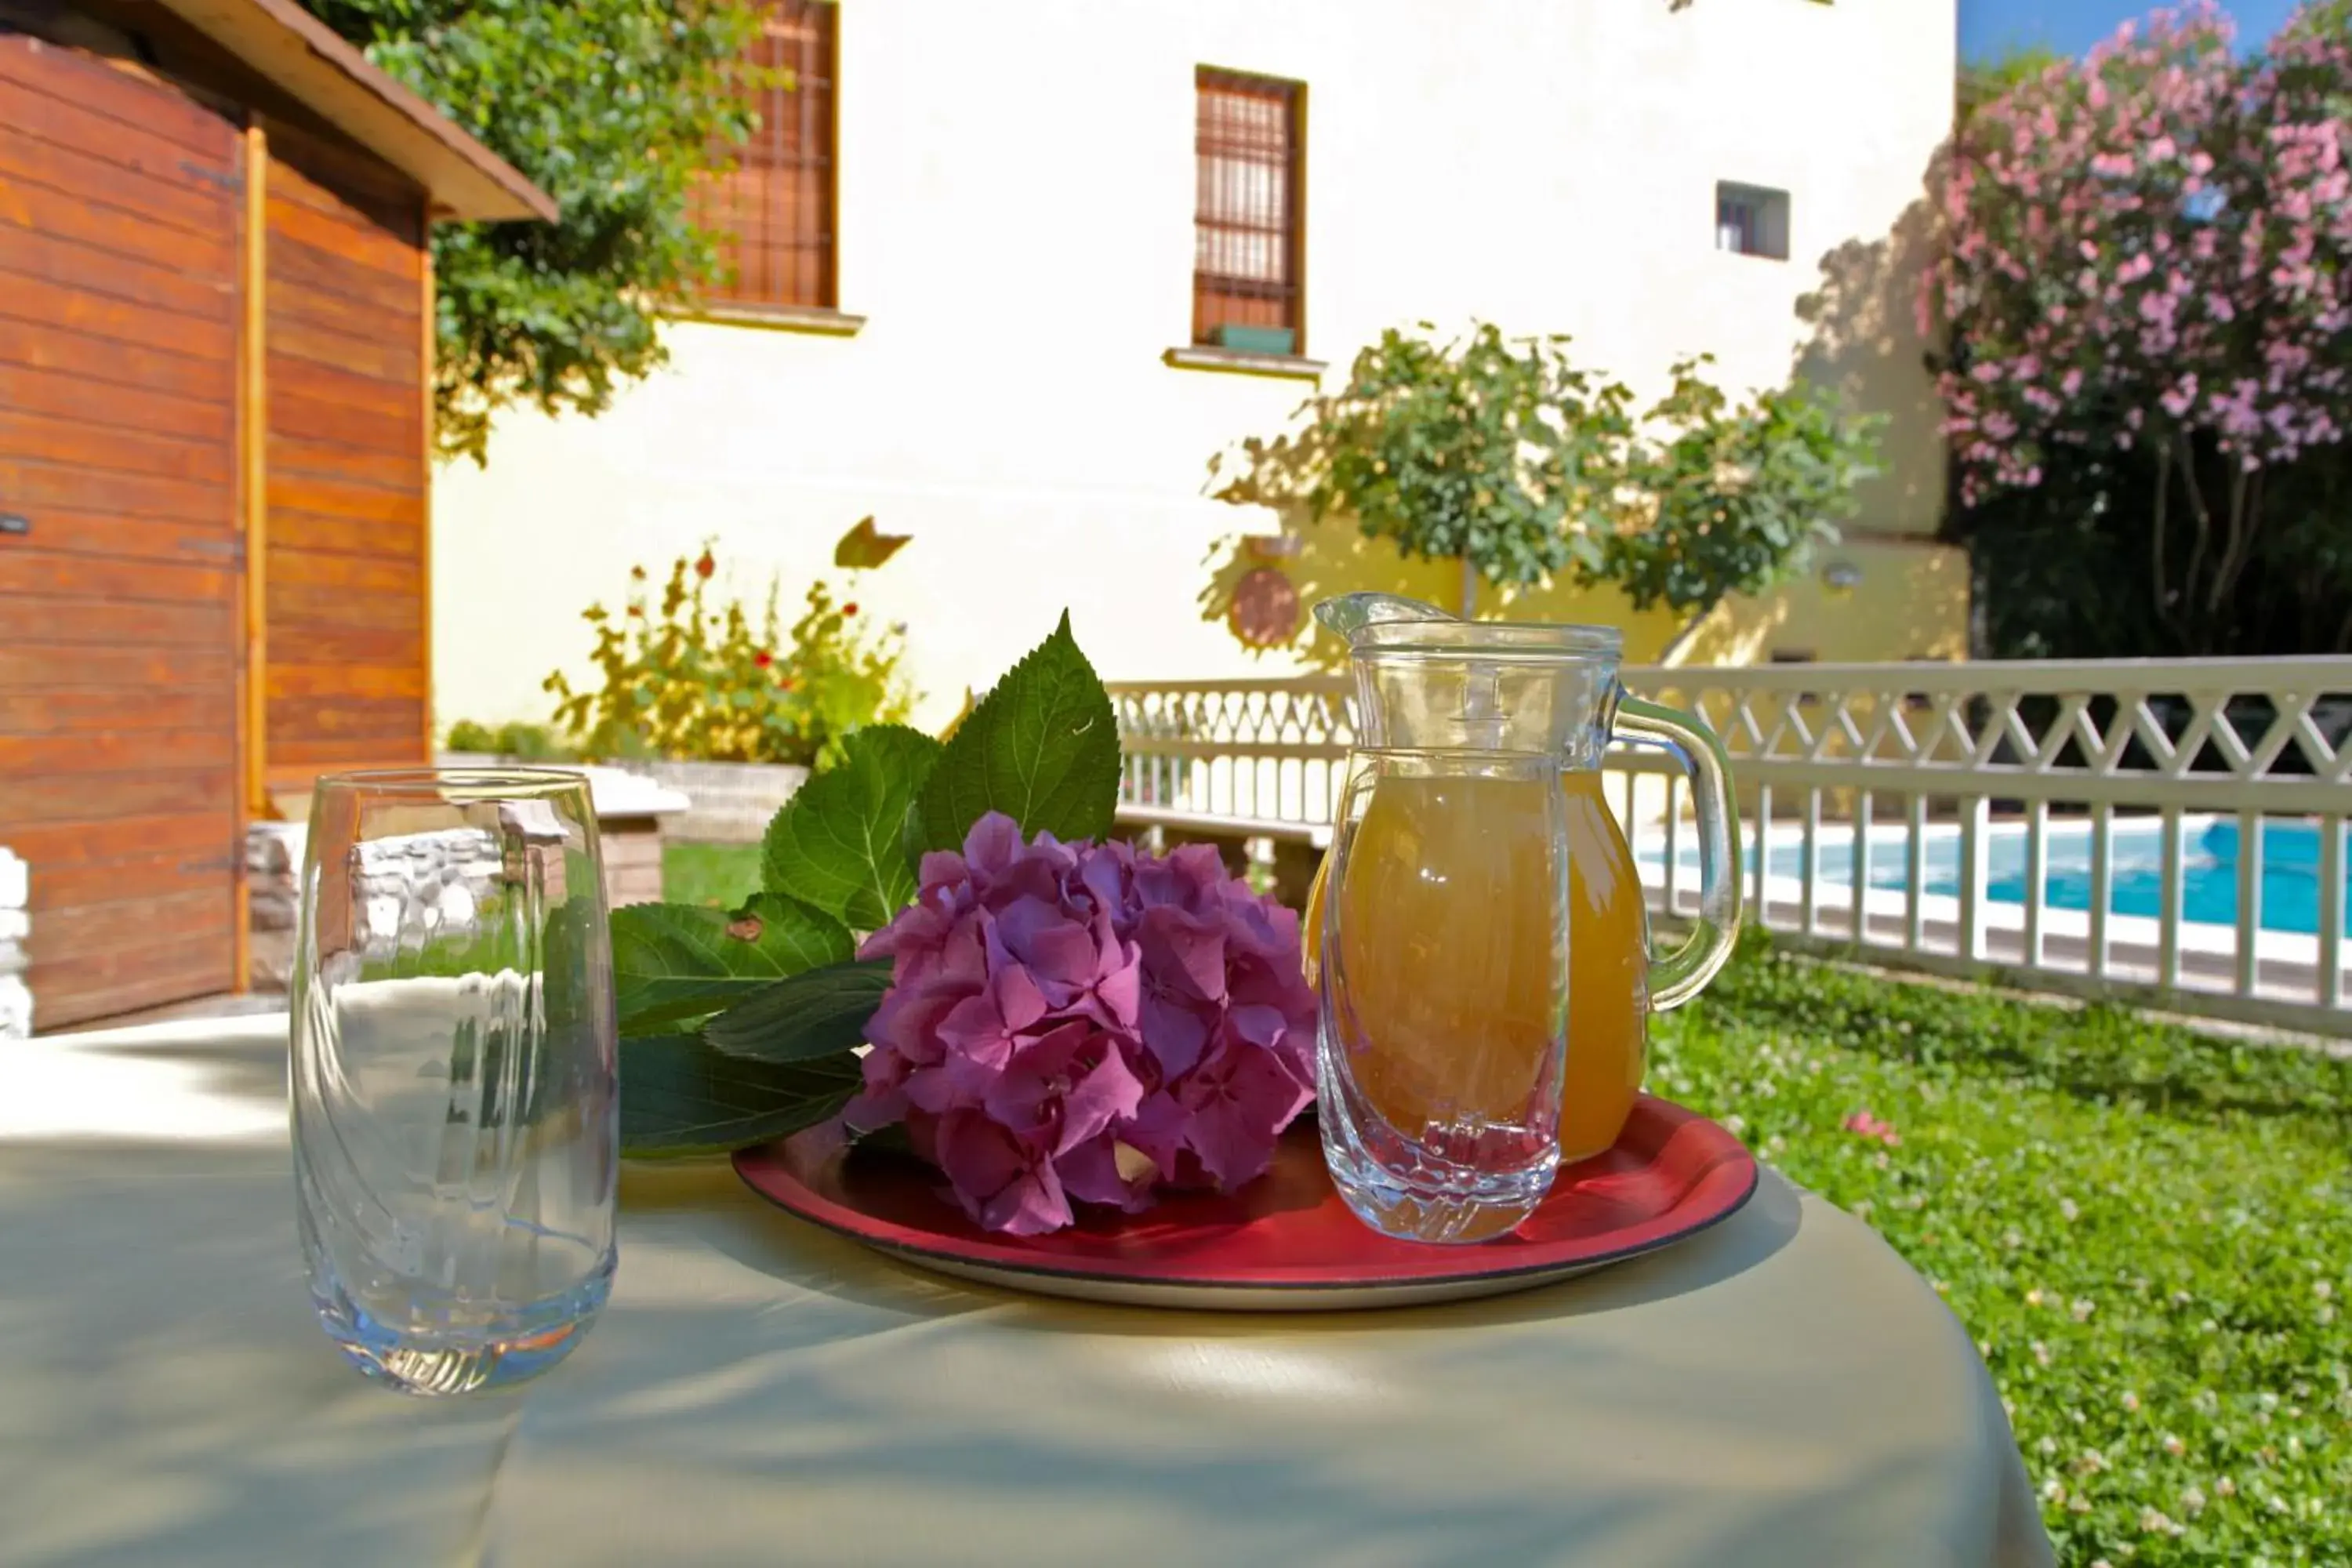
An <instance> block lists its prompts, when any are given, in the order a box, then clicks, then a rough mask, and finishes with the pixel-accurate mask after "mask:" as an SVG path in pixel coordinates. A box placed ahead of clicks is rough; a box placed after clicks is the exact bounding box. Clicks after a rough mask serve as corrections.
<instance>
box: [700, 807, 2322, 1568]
mask: <svg viewBox="0 0 2352 1568" xmlns="http://www.w3.org/2000/svg"><path fill="white" fill-rule="evenodd" d="M757 860H758V857H757V852H756V851H755V850H753V849H751V848H748V847H747V848H743V849H738V850H728V849H711V848H707V847H694V846H676V847H672V848H671V849H670V851H669V858H668V861H667V868H668V874H669V878H670V888H671V893H670V896H671V897H672V898H674V899H689V900H696V901H704V900H708V901H713V902H732V901H734V900H736V899H737V898H740V896H742V894H744V893H746V892H748V891H750V890H751V885H752V882H753V880H754V879H755V878H756V875H757V871H756V867H757ZM1649 1086H1650V1088H1651V1089H1654V1090H1655V1091H1656V1092H1658V1093H1660V1094H1663V1095H1666V1096H1668V1097H1670V1098H1672V1099H1675V1100H1681V1101H1682V1102H1684V1103H1685V1104H1688V1105H1691V1106H1694V1107H1696V1108H1697V1109H1699V1110H1705V1111H1706V1112H1707V1113H1709V1114H1710V1115H1713V1116H1716V1117H1718V1118H1720V1119H1722V1120H1723V1121H1726V1122H1727V1124H1728V1125H1730V1126H1731V1127H1732V1128H1734V1129H1735V1130H1736V1131H1738V1132H1740V1133H1741V1135H1742V1136H1744V1137H1745V1138H1746V1139H1747V1140H1748V1142H1749V1144H1750V1145H1752V1146H1753V1147H1755V1148H1756V1149H1758V1150H1759V1152H1761V1153H1762V1154H1763V1155H1764V1157H1765V1158H1766V1159H1767V1160H1768V1161H1769V1162H1770V1163H1772V1164H1773V1165H1774V1166H1775V1167H1777V1168H1778V1169H1780V1171H1782V1172H1784V1173H1787V1174H1788V1175H1789V1176H1790V1179H1792V1180H1794V1181H1796V1182H1799V1183H1801V1184H1803V1185H1805V1186H1807V1187H1810V1188H1811V1189H1812V1190H1813V1191H1815V1192H1818V1193H1820V1194H1822V1195H1823V1196H1824V1197H1826V1198H1828V1199H1829V1200H1830V1201H1831V1202H1832V1203H1836V1204H1838V1205H1842V1206H1843V1207H1845V1208H1846V1209H1848V1210H1850V1211H1852V1212H1853V1213H1854V1214H1855V1215H1860V1216H1861V1217H1863V1218H1864V1219H1866V1220H1867V1221H1869V1223H1870V1224H1872V1225H1873V1226H1876V1227H1877V1229H1878V1230H1879V1232H1880V1234H1882V1235H1883V1236H1885V1237H1886V1239H1887V1240H1888V1241H1889V1242H1890V1243H1892V1244H1893V1245H1894V1247H1895V1249H1896V1250H1897V1251H1899V1252H1900V1253H1902V1255H1903V1256H1904V1257H1905V1258H1907V1259H1909V1260H1910V1262H1911V1264H1912V1266H1913V1267H1914V1268H1917V1269H1918V1270H1919V1271H1920V1272H1921V1273H1922V1274H1924V1275H1926V1276H1927V1279H1929V1280H1931V1281H1932V1282H1934V1284H1935V1285H1936V1287H1937V1289H1939V1290H1941V1291H1942V1292H1943V1294H1944V1299H1945V1300H1947V1301H1948V1302H1949V1303H1950V1304H1951V1308H1952V1310H1953V1311H1954V1312H1955V1313H1957V1314H1958V1317H1959V1319H1960V1321H1962V1322H1963V1323H1965V1324H1967V1325H1968V1327H1969V1331H1970V1332H1971V1333H1973V1334H1974V1335H1975V1336H1976V1339H1977V1342H1978V1345H1979V1348H1980V1349H1981V1350H1982V1351H1983V1352H1984V1356H1985V1360H1986V1362H1987V1363H1988V1364H1990V1367H1991V1368H1992V1373H1993V1377H1994V1379H1995V1381H1996V1382H1997V1383H1998V1384H2000V1390H2001V1393H2002V1394H2003V1396H2004V1398H2005V1399H2006V1400H2007V1402H2008V1404H2009V1405H2010V1411H2011V1420H2012V1422H2013V1423H2014V1424H2015V1426H2016V1430H2017V1436H2018V1441H2019V1443H2020V1444H2021V1447H2023V1449H2024V1453H2025V1461H2026V1466H2027V1468H2028V1470H2029V1471H2030V1472H2031V1473H2032V1478H2033V1482H2034V1484H2035V1486H2036V1487H2037V1488H2039V1489H2040V1490H2041V1494H2042V1517H2043V1519H2044V1521H2046V1522H2047V1523H2048V1525H2049V1528H2050V1532H2051V1534H2052V1536H2053V1539H2054V1540H2055V1541H2056V1542H2058V1546H2059V1557H2060V1561H2062V1562H2063V1563H2068V1564H2070V1565H2073V1568H2089V1565H2091V1564H2094V1563H2100V1562H2105V1563H2108V1564H2110V1565H2112V1568H2123V1565H2124V1564H2126V1563H2133V1564H2137V1565H2143V1568H2147V1565H2172V1564H2185V1563H2197V1564H2214V1565H2217V1568H2219V1565H2222V1564H2227V1565H2229V1568H2257V1565H2260V1564H2263V1563H2271V1564H2280V1563H2352V1318H2347V1309H2352V1062H2345V1061H2340V1060H2332V1059H2329V1058H2324V1057H2321V1056H2318V1055H2315V1054H2313V1053H2308V1052H2305V1051H2301V1050H2296V1049H2292V1048H2280V1047H2263V1046H2256V1045H2234V1044H2231V1043H2229V1042H2226V1041H2218V1040H2215V1039H2211V1038H2209V1037H2204V1036H2201V1035H2198V1034H2195V1033H2192V1032H2190V1031H2188V1030H2184V1029H2179V1028H2175V1027H2171V1026H2164V1025H2158V1024H2153V1023H2148V1022H2145V1021H2143V1020H2141V1019H2138V1018H2137V1017H2134V1016H2130V1015H2127V1014H2124V1013H2120V1012H2117V1011H2114V1010H2111V1009H2105V1008H2093V1009H2089V1010H2084V1011H2074V1010H2067V1009H2062V1008H2056V1007H2048V1006H2042V1005H2035V1004H2032V1003H2026V1002H2018V1001H2011V1000H2008V999H2005V998H2001V997H1998V996H1991V995H1985V994H1971V993H1963V992H1956V991H1952V990H1947V989H1943V988H1940V987H1934V986H1928V985H1917V984H1904V983H1900V982H1895V981H1888V980H1885V979H1880V978H1877V977H1874V976H1870V975H1866V974H1862V973H1853V972H1850V971H1847V970H1843V969H1839V968H1835V967H1832V966H1827V965H1822V964H1819V963H1811V962H1808V961H1805V960H1801V959H1797V958H1792V957H1788V956H1785V955H1782V954H1780V953H1777V952H1774V951H1773V950H1772V949H1771V948H1770V947H1769V944H1767V943H1765V942H1762V941H1760V940H1753V941H1751V942H1749V943H1748V945H1747V947H1746V948H1745V949H1744V951H1743V952H1742V953H1741V955H1740V957H1739V959H1738V961H1737V962H1736V963H1734V964H1733V965H1732V966H1731V967H1730V968H1729V969H1728V970H1727V971H1726V972H1725V973H1724V974H1723V976H1722V977H1721V978H1720V979H1718V980H1717V983H1716V984H1715V985H1714V987H1713V988H1712V989H1710V990H1709V991H1708V993H1707V994H1706V996H1705V997H1704V998H1702V999H1701V1000H1700V1001H1699V1002H1698V1003H1696V1004H1695V1005H1692V1006H1691V1007H1689V1008H1686V1009H1685V1010H1684V1011H1683V1012H1681V1013H1678V1014H1674V1015H1671V1016H1667V1017H1665V1018H1663V1019H1661V1020H1659V1022H1658V1025H1657V1027H1656V1028H1655V1029H1654V1031H1653V1035H1652V1061H1651V1070H1650V1079H1649ZM1864 1111H1867V1112H1868V1113H1869V1114H1870V1115H1871V1116H1873V1117H1874V1118H1876V1119H1878V1120H1879V1121H1882V1122H1884V1123H1886V1124H1888V1125H1889V1126H1891V1127H1892V1129H1893V1130H1894V1133H1895V1142H1893V1143H1891V1144H1890V1143H1888V1142H1885V1140H1883V1139H1881V1138H1874V1137H1866V1136H1864V1134H1862V1133H1860V1132H1854V1131H1846V1130H1845V1124H1846V1122H1847V1121H1848V1120H1849V1119H1850V1118H1853V1116H1855V1115H1856V1114H1857V1113H1860V1112H1864ZM1900 1396H1901V1394H1900V1391H1899V1390H1889V1397H1890V1398H1899V1397H1900Z"/></svg>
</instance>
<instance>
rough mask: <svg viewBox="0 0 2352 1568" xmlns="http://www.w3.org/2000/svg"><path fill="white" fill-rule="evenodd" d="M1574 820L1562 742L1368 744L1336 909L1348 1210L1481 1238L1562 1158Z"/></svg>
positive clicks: (1324, 1093)
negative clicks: (1479, 747) (1555, 745)
mask: <svg viewBox="0 0 2352 1568" xmlns="http://www.w3.org/2000/svg"><path fill="white" fill-rule="evenodd" d="M1568 856H1569V847H1568V827H1567V817H1566V810H1565V805H1564V803H1563V797H1562V795H1561V790H1560V776H1559V763H1557V761H1556V760H1555V759H1554V758H1552V757H1551V756H1550V755H1549V754H1548V753H1539V752H1432V751H1391V750H1381V749H1371V748H1366V749H1360V750H1358V751H1356V752H1353V753H1351V755H1350V756H1349V773H1348V779H1347V783H1346V784H1345V786H1344V787H1343V788H1342V790H1341V792H1340V801H1339V819H1338V823H1337V833H1336V836H1335V838H1334V841H1333V844H1332V847H1331V865H1330V878H1329V882H1328V886H1327V888H1326V889H1325V893H1324V900H1323V907H1322V911H1321V916H1322V921H1323V931H1322V933H1321V935H1322V941H1321V950H1322V963H1321V965H1320V972H1319V980H1320V984H1321V986H1322V992H1323V1029H1322V1040H1321V1044H1320V1047H1319V1051H1318V1079H1319V1088H1320V1100H1319V1101H1318V1110H1317V1120H1318V1122H1319V1123H1320V1125H1321V1128H1322V1133H1323V1154H1324V1159H1325V1160H1326V1162H1327V1163H1328V1164H1329V1166H1330V1169H1331V1179H1332V1182H1333V1184H1335V1185H1336V1186H1337V1187H1338V1188H1339V1193H1340V1195H1341V1196H1342V1197H1344V1198H1345V1199H1346V1200H1347V1203H1348V1206H1349V1208H1351V1209H1353V1210H1354V1211H1355V1213H1356V1215H1357V1216H1358V1217H1359V1218H1360V1219H1362V1220H1363V1221H1364V1223H1365V1224H1367V1225H1369V1226H1371V1227H1372V1228H1373V1229H1375V1230H1378V1231H1381V1232H1382V1233H1384V1234H1386V1235H1389V1236H1396V1237H1405V1238H1407V1239H1409V1240H1414V1241H1483V1240H1486V1239H1487V1238H1488V1237H1496V1236H1500V1235H1502V1234H1503V1233H1505V1232H1506V1231H1508V1230H1510V1229H1511V1228H1512V1227H1514V1226H1517V1224H1518V1223H1519V1222H1520V1221H1521V1220H1522V1219H1525V1218H1526V1217H1527V1216H1528V1215H1529V1214H1531V1213H1532V1212H1534V1210H1535V1207H1536V1205H1538V1204H1540V1203H1541V1202H1543V1200H1544V1196H1545V1194H1547V1193H1549V1191H1550V1190H1551V1183H1552V1176H1553V1173H1555V1172H1556V1171H1557V1170H1558V1169H1559V1153H1560V1148H1559V1129H1560V1088H1561V1078H1562V1069H1563V1066H1564V1063H1565V1059H1566V1050H1567V1023H1568V973H1569V967H1568V921H1569V912H1568V911H1569V901H1568Z"/></svg>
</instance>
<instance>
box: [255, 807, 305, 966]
mask: <svg viewBox="0 0 2352 1568" xmlns="http://www.w3.org/2000/svg"><path fill="white" fill-rule="evenodd" d="M303 841H304V829H303V826H302V825H301V824H300V823H299V822H257V823H254V824H252V825H251V826H248V827H247V829H246V830H245V900H246V904H245V907H246V920H247V931H248V935H247V943H246V984H247V986H248V987H250V988H251V989H253V990H256V991H283V990H285V989H286V988H287V987H288V986H289V985H291V984H293V983H294V922H295V920H296V918H297V917H298V916H299V913H300V911H301V907H302V891H301V880H300V879H301V875H302V846H303Z"/></svg>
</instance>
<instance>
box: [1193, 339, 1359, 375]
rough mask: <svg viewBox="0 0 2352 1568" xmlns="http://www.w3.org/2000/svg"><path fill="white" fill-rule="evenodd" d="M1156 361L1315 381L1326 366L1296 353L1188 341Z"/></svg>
mask: <svg viewBox="0 0 2352 1568" xmlns="http://www.w3.org/2000/svg"><path fill="white" fill-rule="evenodd" d="M1160 363H1162V364H1164V365H1168V366H1171V368H1173V369H1176V370H1213V371H1222V372H1223V373H1225V374H1228V375H1270V376H1274V377H1276V378H1277V379H1278V380H1282V381H1319V380H1320V379H1322V375H1323V373H1324V372H1325V371H1326V370H1328V369H1329V368H1330V366H1328V364H1326V363H1324V362H1323V361H1321V360H1319V359H1305V358H1302V357H1300V356H1299V355H1297V354H1254V353H1242V352H1241V351H1240V350H1238V349H1221V348H1215V347H1212V346H1211V345H1209V344H1207V343H1192V344H1188V345H1187V346H1185V347H1183V348H1181V349H1170V350H1169V351H1168V352H1167V353H1164V354H1161V355H1160Z"/></svg>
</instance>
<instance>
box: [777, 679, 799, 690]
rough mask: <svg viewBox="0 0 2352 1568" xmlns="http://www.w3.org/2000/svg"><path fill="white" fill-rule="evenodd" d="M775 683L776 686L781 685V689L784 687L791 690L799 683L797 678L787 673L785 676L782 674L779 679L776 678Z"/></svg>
mask: <svg viewBox="0 0 2352 1568" xmlns="http://www.w3.org/2000/svg"><path fill="white" fill-rule="evenodd" d="M776 684H777V686H779V687H781V688H782V689H784V690H786V691H791V690H793V689H796V688H798V687H799V685H800V682H799V681H797V680H794V679H793V678H792V677H791V676H789V675H787V676H784V677H782V678H781V679H778V680H777V682H776Z"/></svg>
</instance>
